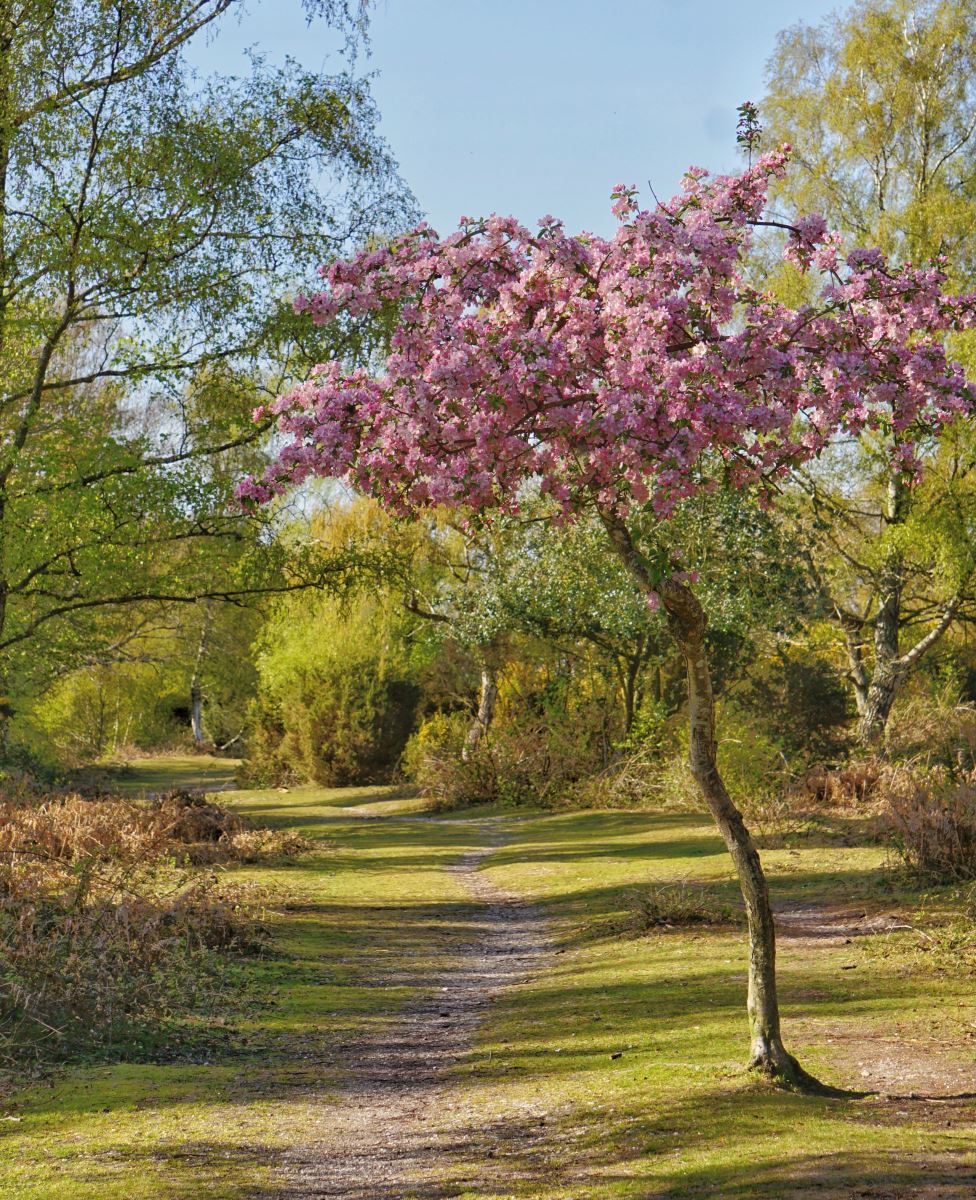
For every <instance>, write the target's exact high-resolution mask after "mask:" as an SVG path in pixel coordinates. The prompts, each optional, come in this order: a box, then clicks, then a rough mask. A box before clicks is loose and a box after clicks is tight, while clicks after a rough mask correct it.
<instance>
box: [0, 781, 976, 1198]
mask: <svg viewBox="0 0 976 1200" xmlns="http://www.w3.org/2000/svg"><path fill="white" fill-rule="evenodd" d="M135 769H136V770H137V768H135ZM223 799H226V800H228V801H230V802H232V803H234V804H235V805H237V806H239V807H240V808H241V810H242V811H245V812H249V813H251V814H253V815H255V816H260V817H261V818H262V819H263V820H266V821H269V822H272V823H275V824H283V825H288V826H292V827H295V828H297V829H300V830H301V831H303V832H304V833H306V834H307V835H308V836H309V837H311V838H314V839H317V843H318V845H317V849H316V851H315V852H314V853H313V854H311V855H310V856H308V857H307V858H305V859H303V860H301V861H300V862H299V863H298V864H296V865H291V866H286V867H281V868H279V869H273V870H269V869H255V868H245V869H244V870H243V873H244V874H246V875H247V876H248V877H251V878H259V879H261V880H262V881H263V882H265V883H267V884H268V885H270V886H272V887H273V888H274V889H275V890H276V892H277V895H278V897H279V903H278V904H277V905H276V911H275V912H274V913H272V914H271V917H270V919H271V921H272V923H273V925H274V929H275V933H276V936H277V938H278V942H279V944H280V945H281V947H282V948H283V951H284V953H283V955H282V956H280V957H277V958H266V959H258V960H254V961H252V962H249V963H248V964H247V966H246V968H245V973H246V975H247V977H248V981H249V987H248V991H247V995H248V997H249V999H248V1000H247V1001H246V1002H245V1003H243V1004H242V1005H241V1006H240V1007H234V1008H232V1009H230V1010H229V1011H228V1015H227V1022H228V1030H229V1041H228V1045H227V1048H226V1049H225V1050H222V1051H220V1052H214V1051H208V1052H206V1061H197V1062H185V1061H184V1062H177V1063H173V1064H168V1065H143V1064H138V1065H132V1064H121V1065H88V1066H78V1067H69V1068H66V1069H65V1070H64V1071H61V1072H59V1073H57V1074H56V1075H54V1076H52V1077H51V1079H50V1080H48V1081H46V1082H43V1083H41V1084H38V1085H35V1086H32V1087H31V1088H27V1089H22V1090H20V1091H18V1092H16V1093H13V1094H8V1095H7V1096H5V1097H4V1103H3V1104H2V1106H0V1196H3V1197H4V1200H80V1198H81V1197H86V1198H88V1197H91V1198H95V1197H97V1198H98V1200H116V1198H122V1197H125V1198H126V1200H144V1198H145V1200H149V1198H150V1197H153V1198H156V1197H161V1198H172V1200H194V1198H196V1197H222V1198H225V1200H244V1198H245V1197H248V1196H251V1195H254V1194H255V1193H256V1192H258V1191H259V1190H260V1189H261V1188H262V1187H266V1186H268V1185H270V1184H271V1183H272V1182H273V1178H274V1163H275V1161H276V1158H277V1156H278V1155H279V1154H280V1152H281V1151H282V1150H283V1149H286V1148H287V1147H288V1146H289V1145H290V1144H292V1143H293V1142H295V1141H296V1140H300V1138H301V1135H302V1130H303V1128H304V1127H305V1126H306V1124H307V1123H308V1121H309V1117H310V1113H309V1108H310V1107H311V1106H317V1107H320V1106H321V1105H323V1104H325V1105H328V1104H331V1103H336V1102H337V1100H338V1087H339V1084H340V1078H341V1076H340V1073H339V1072H337V1071H336V1069H335V1066H334V1061H333V1056H332V1055H330V1054H329V1053H328V1050H329V1048H330V1047H334V1045H335V1042H336V1039H337V1038H338V1039H340V1041H341V1039H342V1037H343V1036H345V1035H347V1034H348V1033H349V1031H351V1030H359V1031H363V1030H368V1029H369V1028H370V1027H371V1026H374V1025H375V1024H376V1023H377V1022H382V1021H384V1020H386V1019H387V1018H389V1017H392V1016H393V1015H394V1014H395V1012H396V1010H397V1009H398V1007H400V1006H401V1005H402V1004H403V1003H404V1002H405V1000H406V999H407V998H408V996H409V995H410V994H411V984H410V982H409V981H408V977H407V975H405V974H404V973H403V972H402V967H403V964H404V956H405V948H406V947H407V946H408V945H413V946H417V945H419V946H421V947H422V949H429V950H430V951H431V952H433V950H434V949H435V947H438V946H443V945H444V943H445V942H447V944H448V945H450V944H452V943H453V942H454V941H455V940H457V941H460V940H461V939H463V937H464V929H463V925H464V921H463V913H464V905H465V903H468V904H469V903H470V900H469V899H468V898H467V897H465V896H463V895H462V894H460V885H459V883H458V881H457V878H456V877H455V876H453V875H451V874H448V873H447V872H445V871H444V870H443V869H442V868H443V867H444V865H446V864H447V863H449V862H451V861H453V860H455V859H457V858H458V857H459V856H460V855H461V854H462V853H464V852H465V851H466V850H468V849H469V848H471V847H472V846H473V845H475V844H478V842H479V841H480V840H481V839H482V837H483V829H481V828H480V827H479V826H478V825H477V824H470V825H469V824H465V823H464V822H463V821H462V822H458V821H432V820H430V819H419V816H420V813H419V807H420V806H419V805H418V804H417V802H415V801H411V800H409V799H402V798H397V797H396V795H395V794H393V793H390V792H388V791H386V792H384V791H377V790H365V789H354V790H346V791H342V792H329V791H324V790H322V789H314V788H299V789H294V790H292V791H289V792H241V793H231V794H229V795H228V796H226V797H224V798H223ZM366 817H373V818H377V819H373V820H369V819H364V818H366ZM389 817H396V819H395V820H390V819H385V818H389ZM504 823H505V824H506V826H507V827H508V831H509V834H510V840H509V842H508V844H507V845H506V846H505V847H504V848H502V849H500V850H497V851H496V852H495V853H494V854H493V855H492V856H491V857H490V859H489V860H488V861H487V864H486V867H485V869H486V870H487V871H489V872H490V876H491V878H492V880H493V881H494V882H496V883H497V884H498V885H499V886H501V887H503V888H506V889H509V890H511V891H515V892H517V893H519V894H521V895H524V896H525V897H527V898H529V899H532V900H534V901H536V902H538V903H539V904H540V905H541V906H542V907H543V909H544V910H545V912H546V913H547V914H548V916H549V918H550V922H551V924H550V928H551V931H552V936H553V939H554V941H555V943H556V953H555V954H554V955H553V957H552V962H553V964H554V965H553V966H552V968H551V969H549V970H547V971H546V972H545V973H544V974H543V975H541V976H540V977H538V978H536V979H535V980H533V981H532V982H530V983H528V984H526V985H524V986H522V987H520V988H518V989H516V990H514V991H512V992H511V993H508V994H507V995H504V996H503V997H502V998H501V999H500V1000H499V1001H497V1002H496V1003H495V1004H494V1005H493V1006H492V1011H491V1016H490V1018H489V1020H488V1021H487V1022H486V1025H485V1027H484V1029H483V1030H482V1033H481V1035H480V1037H479V1040H478V1044H477V1046H476V1048H475V1052H474V1054H473V1055H472V1057H471V1059H470V1061H469V1062H467V1063H465V1065H464V1066H463V1068H462V1069H461V1070H460V1072H459V1073H458V1076H457V1080H456V1088H457V1107H458V1108H459V1109H460V1110H461V1111H465V1112H470V1114H471V1117H470V1120H471V1122H472V1124H476V1125H477V1127H478V1138H477V1140H476V1143H475V1144H476V1145H477V1147H478V1150H477V1153H478V1154H481V1153H483V1154H484V1156H485V1161H487V1160H488V1159H489V1158H490V1159H491V1161H492V1163H493V1164H494V1166H493V1170H492V1172H491V1178H492V1179H493V1180H494V1181H495V1182H494V1183H491V1184H489V1183H487V1182H486V1183H485V1185H484V1186H478V1185H474V1186H472V1184H471V1183H470V1182H468V1183H467V1184H465V1185H464V1187H463V1188H462V1187H458V1188H457V1189H456V1190H449V1191H447V1192H445V1193H444V1194H445V1195H447V1194H449V1195H456V1196H461V1195H463V1196H465V1197H468V1198H469V1200H474V1198H475V1197H478V1198H479V1200H482V1198H487V1197H489V1196H491V1197H498V1198H500V1197H503V1196H511V1197H519V1198H522V1197H525V1198H529V1197H531V1198H532V1200H568V1198H572V1200H577V1198H583V1197H586V1198H589V1197H593V1198H594V1200H600V1198H604V1197H607V1198H609V1197H614V1198H621V1200H623V1198H624V1197H674V1198H676V1200H677V1198H678V1197H702V1196H705V1197H712V1198H715V1200H719V1198H724V1197H792V1196H799V1197H817V1198H818V1200H835V1198H836V1200H841V1198H844V1200H848V1198H850V1197H854V1196H857V1197H876V1198H877V1200H881V1198H882V1197H909V1196H911V1197H942V1198H948V1197H958V1198H960V1200H961V1198H962V1197H967V1196H971V1195H974V1194H976V1153H974V1150H973V1146H974V1145H976V1143H974V1139H973V1135H974V1133H976V1129H974V1124H976V1110H974V1107H973V1103H972V1102H970V1101H966V1100H955V1101H949V1100H946V1101H942V1102H939V1103H933V1102H930V1101H927V1100H919V1099H910V1098H887V1099H886V1098H879V1097H873V1098H868V1099H862V1100H824V1099H815V1098H808V1097H803V1096H795V1095H788V1094H783V1093H779V1092H774V1091H772V1090H770V1089H768V1088H767V1087H764V1086H763V1085H761V1084H760V1083H758V1082H757V1081H756V1080H755V1079H754V1078H752V1077H751V1076H748V1075H746V1074H744V1073H743V1072H742V1070H741V1067H742V1063H743V1060H744V1057H745V1053H746V1028H745V1020H744V1013H743V1005H744V991H745V973H744V955H743V944H742V934H741V931H739V930H737V929H734V928H727V929H726V928H695V929H686V930H680V929H662V930H659V931H654V932H652V933H649V934H646V935H644V936H639V937H638V936H627V935H622V933H621V927H622V926H623V925H624V924H625V922H626V913H627V912H628V910H629V900H628V892H629V891H630V889H632V888H633V887H634V886H639V885H641V884H647V883H659V882H662V881H667V880H669V879H693V880H708V881H711V882H712V883H713V884H714V886H715V887H716V888H717V889H718V890H719V891H720V892H725V891H727V892H728V895H729V896H730V897H731V896H733V895H734V887H733V885H732V882H731V878H730V871H729V866H728V862H727V859H726V857H725V853H724V851H723V849H722V847H721V844H720V843H719V841H718V839H717V837H716V836H715V835H714V834H713V832H712V830H711V828H710V826H709V824H708V821H707V819H706V818H704V817H702V816H698V815H695V814H673V815H654V814H647V813H619V812H617V813H614V812H601V813H585V814H578V813H577V814H548V815H541V814H540V815H531V814H529V815H525V816H507V817H506V818H505V820H504ZM764 859H765V862H766V864H767V867H768V870H769V873H770V876H771V882H772V886H773V891H774V895H775V899H776V901H777V902H779V903H785V902H790V901H792V902H801V903H804V904H812V903H816V904H825V905H832V904H833V905H837V904H841V905H848V906H850V905H855V906H861V907H863V908H865V909H871V910H874V909H879V908H885V907H893V908H899V907H900V906H904V905H905V904H906V903H908V902H909V900H910V897H909V896H908V895H906V894H902V893H900V892H899V891H898V890H897V889H896V890H892V884H891V877H890V875H889V874H888V873H887V872H886V871H885V870H884V869H883V868H884V863H883V852H882V851H881V849H879V848H878V847H876V846H873V845H870V844H864V845H857V844H855V845H848V846H845V845H842V844H838V843H837V842H835V841H834V840H833V839H805V840H802V841H800V842H798V843H797V845H796V847H795V848H794V849H792V850H788V849H781V850H770V851H767V852H766V853H765V854H764ZM899 939H901V940H899ZM876 941H877V939H873V938H863V939H856V940H855V941H853V942H851V943H849V944H846V943H843V942H841V944H834V941H831V942H829V944H824V945H822V946H819V945H816V944H811V942H810V940H809V939H800V940H797V941H796V942H791V941H790V940H785V941H784V942H783V943H782V947H781V953H780V960H781V978H782V989H783V1002H784V1008H785V1021H786V1025H785V1031H786V1035H787V1041H788V1044H789V1046H790V1048H791V1049H792V1050H793V1051H794V1052H795V1053H797V1054H798V1055H799V1056H800V1058H801V1061H802V1062H803V1063H804V1065H805V1066H806V1067H807V1068H808V1069H810V1070H813V1071H815V1072H816V1073H817V1074H819V1075H820V1076H821V1077H822V1078H824V1079H826V1080H828V1081H829V1082H831V1083H834V1084H839V1085H844V1086H849V1087H857V1086H864V1085H865V1082H867V1083H868V1085H869V1086H871V1087H873V1088H875V1089H878V1088H879V1081H882V1080H885V1079H887V1080H889V1081H890V1085H891V1086H890V1087H889V1089H888V1090H890V1091H891V1092H894V1093H899V1094H902V1095H903V1096H907V1092H908V1091H909V1090H914V1089H908V1088H906V1087H905V1086H904V1083H905V1080H906V1079H911V1078H914V1076H911V1075H910V1073H906V1072H908V1068H909V1067H910V1066H911V1064H912V1063H919V1062H920V1063H922V1064H924V1066H925V1069H926V1071H927V1077H929V1078H931V1077H936V1078H937V1077H938V1075H939V1063H940V1061H943V1060H944V1061H945V1062H946V1063H947V1065H948V1064H949V1062H950V1061H951V1063H952V1069H953V1070H954V1071H956V1072H957V1073H958V1072H960V1071H961V1072H962V1073H963V1075H965V1074H966V1073H968V1075H969V1076H970V1077H972V1078H973V1079H974V1080H976V1059H974V1048H976V1041H974V1040H973V1036H974V1033H976V1024H974V1022H976V994H974V989H973V981H972V978H971V977H970V975H969V974H968V973H967V972H966V971H965V970H962V969H958V970H953V969H947V968H946V967H945V965H944V964H942V965H941V969H939V970H936V969H933V968H929V967H927V966H926V965H925V963H924V962H922V963H921V965H920V964H919V961H918V958H917V956H916V955H914V954H913V953H912V948H913V947H914V945H915V944H916V942H917V938H916V935H914V934H912V933H911V932H910V931H908V932H905V933H904V934H899V935H887V938H886V940H885V950H886V954H884V955H881V954H879V953H878V952H877V946H876V945H874V943H875V942H876ZM202 1057H203V1056H201V1058H202ZM886 1064H887V1065H886ZM970 1090H973V1089H970ZM500 1162H501V1164H502V1166H501V1177H504V1178H505V1179H506V1183H505V1185H504V1188H503V1189H502V1190H499V1185H498V1182H497V1181H498V1179H499V1178H500V1175H499V1164H500ZM506 1164H507V1165H506ZM446 1169H447V1173H448V1175H449V1176H451V1177H453V1178H456V1179H458V1180H460V1179H466V1180H468V1181H470V1180H472V1179H475V1180H476V1179H478V1178H479V1164H478V1162H477V1161H471V1162H468V1163H466V1164H453V1165H451V1166H450V1167H447V1168H446ZM485 1174H486V1177H487V1175H488V1172H486V1173H485Z"/></svg>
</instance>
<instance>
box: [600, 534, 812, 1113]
mask: <svg viewBox="0 0 976 1200" xmlns="http://www.w3.org/2000/svg"><path fill="white" fill-rule="evenodd" d="M601 516H602V519H603V523H604V526H605V527H606V530H607V533H608V534H609V536H610V540H611V542H612V544H613V546H614V549H615V550H616V552H617V554H618V555H619V556H620V557H621V559H622V561H623V562H624V564H625V565H626V566H627V568H628V570H629V571H630V572H631V574H632V575H633V576H634V578H635V579H636V580H637V583H638V585H639V586H640V588H641V590H642V591H643V592H644V594H645V595H647V596H650V595H651V594H657V595H658V596H659V597H660V599H661V602H662V603H663V605H664V608H665V611H666V613H667V615H668V625H669V628H670V630H671V633H672V636H673V637H674V639H675V641H676V642H677V644H678V646H679V648H680V649H681V652H682V655H683V657H684V661H685V668H686V672H687V677H688V718H689V724H690V734H691V740H690V755H689V765H690V767H691V772H692V774H693V775H694V777H695V781H696V783H697V784H698V787H699V789H700V791H701V794H702V797H703V798H704V800H705V803H706V804H707V805H708V809H709V811H710V812H711V814H712V817H713V818H714V820H715V823H716V825H717V826H718V829H719V832H720V833H721V835H722V838H723V840H724V841H725V845H726V847H727V848H728V851H729V854H730V855H731V857H732V861H733V863H734V864H735V869H736V873H737V875H738V879H739V888H740V890H741V892H742V898H743V900H744V902H745V908H746V918H747V922H748V930H749V988H748V1000H747V1009H748V1014H749V1028H750V1034H751V1053H750V1060H749V1066H750V1067H751V1068H753V1069H755V1070H757V1071H759V1072H760V1073H761V1074H763V1075H765V1076H766V1077H768V1078H769V1079H771V1080H773V1081H775V1082H776V1083H778V1084H780V1085H783V1086H786V1087H790V1088H795V1089H797V1090H802V1091H822V1090H825V1089H824V1088H823V1085H822V1084H820V1083H819V1082H818V1081H817V1080H816V1079H814V1078H813V1077H812V1076H811V1075H808V1074H807V1072H806V1071H804V1070H803V1068H802V1067H801V1066H800V1064H799V1063H798V1062H797V1060H796V1059H795V1058H794V1057H793V1055H792V1054H790V1053H789V1052H788V1051H787V1050H786V1047H785V1046H784V1044H783V1038H782V1033H781V1030H780V1015H779V998H778V995H777V988H776V930H775V926H774V922H773V912H772V908H771V906H770V902H769V888H768V886H767V884H766V876H765V874H764V872H763V869H762V863H761V862H760V860H759V853H758V851H757V850H756V847H755V844H754V842H753V840H752V837H751V836H750V834H749V831H748V829H747V828H746V825H745V822H744V821H743V819H742V814H741V813H740V812H739V810H738V809H737V808H736V806H735V804H734V803H733V802H732V799H731V797H730V796H729V793H728V791H727V790H726V788H725V784H724V783H723V782H722V777H721V775H720V773H719V769H718V762H717V748H718V747H717V742H716V737H715V700H714V694H713V690H712V678H711V672H710V670H709V666H708V658H707V655H706V652H705V625H706V622H705V614H704V611H703V609H702V607H701V604H700V603H699V602H698V599H697V597H696V596H695V595H694V593H693V592H692V591H691V589H690V588H688V587H686V586H685V585H684V584H680V583H676V582H674V581H673V580H667V581H664V582H662V583H657V584H655V583H654V581H653V580H652V579H651V578H650V575H649V573H648V571H647V568H646V566H645V564H644V561H643V560H642V558H641V556H640V555H639V554H638V553H637V551H636V549H635V547H634V544H633V542H632V540H631V537H630V533H629V531H628V529H627V527H626V525H625V524H624V523H623V522H622V521H620V520H619V519H618V518H615V517H614V516H612V515H610V514H603V513H601Z"/></svg>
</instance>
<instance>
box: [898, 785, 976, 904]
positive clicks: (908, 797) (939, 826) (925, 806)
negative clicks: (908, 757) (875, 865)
mask: <svg viewBox="0 0 976 1200" xmlns="http://www.w3.org/2000/svg"><path fill="white" fill-rule="evenodd" d="M884 800H885V804H884V810H883V815H882V823H883V826H884V827H885V828H886V830H887V832H888V833H889V834H890V835H891V837H892V839H893V842H894V845H895V849H896V850H897V852H898V854H899V856H900V858H901V860H902V862H903V864H904V865H905V867H907V868H908V869H909V870H910V871H912V872H913V873H914V874H916V875H919V876H922V877H925V878H929V879H934V880H938V881H940V882H948V881H953V880H962V879H976V771H969V772H965V773H963V774H958V775H957V774H953V773H952V772H951V771H949V770H948V769H947V768H946V767H941V766H940V767H933V768H931V769H929V770H927V771H922V770H919V769H918V768H917V767H913V766H902V767H896V768H893V769H891V770H890V771H889V772H888V774H887V776H886V778H885V781H884Z"/></svg>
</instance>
